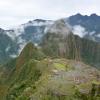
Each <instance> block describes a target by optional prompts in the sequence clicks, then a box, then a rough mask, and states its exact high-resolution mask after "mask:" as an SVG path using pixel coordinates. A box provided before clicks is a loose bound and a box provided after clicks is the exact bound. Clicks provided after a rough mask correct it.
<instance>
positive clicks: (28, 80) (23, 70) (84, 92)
mask: <svg viewBox="0 0 100 100" xmlns="http://www.w3.org/2000/svg"><path fill="white" fill-rule="evenodd" d="M76 16H79V14H78V15H76ZM80 16H81V15H80ZM91 16H94V15H91ZM91 16H88V17H91ZM95 16H96V15H95ZM72 17H73V16H72ZM70 19H71V17H70V18H66V19H60V20H56V21H50V20H48V21H47V20H41V19H36V20H34V21H29V22H28V23H26V24H23V25H21V26H19V27H17V28H14V29H10V30H3V29H0V36H1V37H0V58H1V59H0V61H1V65H0V100H99V99H100V70H99V69H100V42H99V41H98V39H97V40H96V38H95V37H93V38H91V37H92V36H95V35H99V33H96V32H95V33H93V32H92V31H89V30H86V29H85V27H83V26H82V25H79V24H77V23H76V24H74V25H72V24H71V22H70ZM75 21H76V20H75ZM84 23H85V21H84ZM91 25H92V24H91ZM89 32H90V33H91V32H92V33H93V34H95V35H91V36H90V35H88V34H89ZM3 63H4V64H3ZM92 66H93V67H92Z"/></svg>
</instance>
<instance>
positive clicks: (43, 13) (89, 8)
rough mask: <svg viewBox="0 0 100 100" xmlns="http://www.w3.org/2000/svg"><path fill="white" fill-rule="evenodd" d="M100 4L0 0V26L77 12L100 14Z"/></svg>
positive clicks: (95, 0)
mask: <svg viewBox="0 0 100 100" xmlns="http://www.w3.org/2000/svg"><path fill="white" fill-rule="evenodd" d="M99 4H100V0H70V1H69V0H0V27H4V28H8V27H12V26H13V25H18V24H21V23H24V22H26V21H28V20H33V19H35V18H42V19H53V20H55V19H59V18H62V17H67V16H70V15H72V14H76V13H82V14H88V15H89V14H91V13H97V14H99V15H100V7H99Z"/></svg>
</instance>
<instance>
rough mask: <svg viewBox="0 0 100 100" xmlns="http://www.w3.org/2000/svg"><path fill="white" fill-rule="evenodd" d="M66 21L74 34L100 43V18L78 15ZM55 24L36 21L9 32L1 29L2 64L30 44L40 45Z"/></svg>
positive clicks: (93, 15)
mask: <svg viewBox="0 0 100 100" xmlns="http://www.w3.org/2000/svg"><path fill="white" fill-rule="evenodd" d="M64 21H65V24H66V25H67V26H68V28H69V29H70V30H71V31H72V32H73V34H75V35H78V36H80V37H81V38H87V39H89V40H93V41H96V42H100V16H97V15H96V14H92V15H91V16H83V15H81V14H76V15H73V16H70V17H68V18H65V19H64ZM53 23H55V21H51V20H42V19H36V20H33V21H29V22H27V23H25V24H22V25H19V26H18V27H15V28H12V29H9V30H4V29H0V62H1V63H4V62H5V61H8V59H9V58H15V57H16V56H18V54H19V53H20V52H21V50H22V48H23V47H24V46H25V45H26V44H27V43H28V42H33V43H35V44H36V45H37V44H39V43H40V42H41V40H42V38H43V37H44V35H45V34H46V33H47V31H48V30H49V28H50V27H51V25H52V24H53ZM2 45H3V46H2Z"/></svg>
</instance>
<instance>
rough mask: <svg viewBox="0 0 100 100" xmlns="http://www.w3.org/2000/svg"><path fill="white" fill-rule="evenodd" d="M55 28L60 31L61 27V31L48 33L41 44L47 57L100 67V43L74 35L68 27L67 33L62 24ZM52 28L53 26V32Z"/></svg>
mask: <svg viewBox="0 0 100 100" xmlns="http://www.w3.org/2000/svg"><path fill="white" fill-rule="evenodd" d="M55 24H56V23H55ZM63 24H64V23H63ZM55 26H56V27H55V30H56V29H59V26H60V31H59V32H58V31H55V30H54V29H53V30H54V31H48V33H47V34H46V35H45V36H44V38H43V42H42V44H41V45H42V47H43V51H44V52H45V53H46V54H47V55H50V56H51V55H52V56H53V57H65V58H68V59H75V60H79V61H84V62H85V63H89V64H93V65H94V66H95V65H96V66H98V67H99V66H100V43H98V42H94V41H92V40H88V39H85V38H80V37H79V36H77V35H74V34H73V33H72V32H71V31H68V30H67V29H68V27H67V26H66V25H65V29H66V31H63V27H64V26H63V25H61V23H59V24H58V23H57V25H55ZM52 27H53V25H52V26H51V30H52ZM49 30H50V29H49ZM69 30H70V29H69ZM56 32H57V33H58V34H56ZM63 32H64V34H63ZM65 34H67V35H65Z"/></svg>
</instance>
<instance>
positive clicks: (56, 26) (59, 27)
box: [47, 19, 71, 35]
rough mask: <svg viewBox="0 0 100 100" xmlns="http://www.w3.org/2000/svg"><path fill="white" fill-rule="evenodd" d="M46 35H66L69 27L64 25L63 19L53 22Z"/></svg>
mask: <svg viewBox="0 0 100 100" xmlns="http://www.w3.org/2000/svg"><path fill="white" fill-rule="evenodd" d="M47 32H48V33H56V34H63V35H68V34H69V33H70V32H71V30H70V28H69V26H68V25H67V24H66V23H65V21H64V20H63V19H60V20H57V21H55V22H54V23H53V24H52V25H51V26H50V28H49V29H48V31H47Z"/></svg>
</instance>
